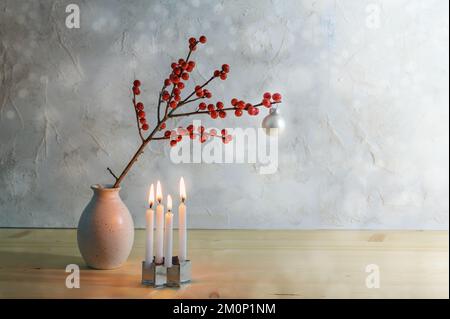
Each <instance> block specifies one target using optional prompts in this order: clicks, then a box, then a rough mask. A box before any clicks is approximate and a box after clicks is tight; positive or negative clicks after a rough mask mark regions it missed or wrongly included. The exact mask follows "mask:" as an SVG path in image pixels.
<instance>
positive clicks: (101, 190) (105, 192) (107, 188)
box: [91, 184, 120, 199]
mask: <svg viewBox="0 0 450 319" xmlns="http://www.w3.org/2000/svg"><path fill="white" fill-rule="evenodd" d="M91 189H92V190H93V191H94V196H96V197H98V198H111V199H112V198H120V196H119V191H120V187H116V188H113V187H112V186H111V185H101V184H95V185H92V186H91Z"/></svg>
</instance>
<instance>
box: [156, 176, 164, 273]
mask: <svg viewBox="0 0 450 319" xmlns="http://www.w3.org/2000/svg"><path fill="white" fill-rule="evenodd" d="M156 200H157V201H158V206H156V240H155V242H156V248H155V249H156V252H155V262H156V263H157V264H161V263H162V262H163V256H164V250H163V249H164V248H163V247H164V246H163V245H164V206H163V204H161V201H162V191H161V183H160V182H159V181H158V183H157V184H156Z"/></svg>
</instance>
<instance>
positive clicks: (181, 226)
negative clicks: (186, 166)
mask: <svg viewBox="0 0 450 319" xmlns="http://www.w3.org/2000/svg"><path fill="white" fill-rule="evenodd" d="M180 199H181V203H180V206H178V257H179V259H180V261H185V260H187V248H186V246H187V245H186V244H187V230H186V228H187V227H186V205H185V203H184V201H185V200H186V188H185V186H184V179H183V177H181V179H180Z"/></svg>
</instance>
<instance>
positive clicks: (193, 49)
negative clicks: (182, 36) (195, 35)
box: [189, 44, 197, 51]
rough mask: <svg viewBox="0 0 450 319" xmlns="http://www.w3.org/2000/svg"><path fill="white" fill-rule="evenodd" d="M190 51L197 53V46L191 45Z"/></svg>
mask: <svg viewBox="0 0 450 319" xmlns="http://www.w3.org/2000/svg"><path fill="white" fill-rule="evenodd" d="M189 49H190V50H192V51H195V50H197V45H195V44H191V45H189Z"/></svg>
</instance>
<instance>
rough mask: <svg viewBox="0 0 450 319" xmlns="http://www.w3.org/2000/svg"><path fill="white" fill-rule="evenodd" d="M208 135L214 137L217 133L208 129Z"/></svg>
mask: <svg viewBox="0 0 450 319" xmlns="http://www.w3.org/2000/svg"><path fill="white" fill-rule="evenodd" d="M209 135H211V136H216V135H217V131H216V129H213V128H212V129H210V130H209Z"/></svg>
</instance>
